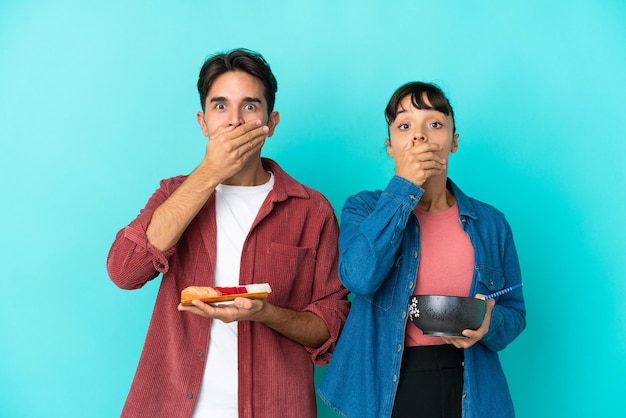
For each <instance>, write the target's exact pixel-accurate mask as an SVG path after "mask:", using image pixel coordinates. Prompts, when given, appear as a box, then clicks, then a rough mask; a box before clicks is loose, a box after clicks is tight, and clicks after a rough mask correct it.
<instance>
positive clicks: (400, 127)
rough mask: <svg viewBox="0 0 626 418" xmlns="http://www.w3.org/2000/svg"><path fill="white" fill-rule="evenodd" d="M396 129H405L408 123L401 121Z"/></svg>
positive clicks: (407, 127)
mask: <svg viewBox="0 0 626 418" xmlns="http://www.w3.org/2000/svg"><path fill="white" fill-rule="evenodd" d="M398 129H400V130H401V131H405V130H407V129H409V124H408V123H401V124H400V125H398Z"/></svg>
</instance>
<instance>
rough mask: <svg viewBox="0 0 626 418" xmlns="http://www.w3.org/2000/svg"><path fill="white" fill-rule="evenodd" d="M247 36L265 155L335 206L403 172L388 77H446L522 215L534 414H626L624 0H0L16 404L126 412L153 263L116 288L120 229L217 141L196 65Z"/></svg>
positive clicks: (5, 235)
mask: <svg viewBox="0 0 626 418" xmlns="http://www.w3.org/2000/svg"><path fill="white" fill-rule="evenodd" d="M233 47H247V48H251V49H255V50H258V51H260V52H261V53H263V54H264V55H265V57H266V58H267V59H268V61H269V62H270V64H271V65H272V68H273V69H274V71H275V73H276V75H277V78H278V81H279V92H278V98H277V104H276V108H277V110H279V111H280V112H281V123H280V125H279V127H278V129H277V131H276V134H275V135H274V137H272V138H271V139H270V140H269V141H268V142H267V144H266V146H265V150H264V155H265V156H268V157H271V158H274V159H276V160H277V161H279V162H280V163H281V164H282V165H283V167H284V168H285V169H287V171H289V172H290V173H291V174H293V175H294V176H295V177H296V178H298V179H300V180H301V181H302V182H303V183H306V184H308V185H310V186H312V187H315V188H317V189H319V190H320V191H322V192H323V193H325V194H326V195H327V196H328V198H329V199H330V200H331V202H332V204H333V205H334V207H335V209H336V211H337V213H339V212H340V210H341V207H342V205H343V202H344V200H345V199H346V197H347V196H349V195H350V194H353V193H355V192H357V191H359V190H362V189H374V188H382V187H384V186H385V185H386V183H387V181H388V179H389V178H390V176H391V175H392V174H393V165H392V161H391V160H390V159H389V158H388V157H387V155H386V153H385V150H384V146H383V145H384V144H383V140H384V138H385V135H386V126H385V123H384V118H383V109H384V107H385V105H386V102H387V100H388V98H389V96H390V95H391V93H392V92H393V90H394V89H395V88H396V87H398V86H399V85H400V84H402V83H404V82H406V81H409V80H425V81H434V82H436V83H439V84H440V85H441V86H442V87H443V89H444V90H445V91H446V92H447V93H448V94H449V96H450V98H451V100H452V103H453V105H454V107H455V111H456V114H457V126H458V129H459V131H460V133H461V138H460V147H459V152H458V153H457V154H456V155H454V156H453V157H452V159H451V161H450V165H451V177H452V178H453V179H454V180H455V181H456V182H457V183H458V184H459V185H460V186H461V187H462V188H463V189H464V190H465V191H466V192H467V193H468V194H470V195H472V196H474V197H476V198H479V199H481V200H484V201H487V202H489V203H492V204H494V205H495V206H497V207H498V208H499V209H501V210H502V211H503V212H504V213H505V214H506V215H507V217H508V219H509V221H510V223H511V225H512V227H513V230H514V232H515V237H516V243H517V247H518V251H519V256H520V260H521V264H522V268H523V274H524V282H525V287H524V293H525V297H526V302H527V308H528V317H527V320H528V326H527V329H526V331H525V332H524V333H523V334H522V335H521V336H520V337H519V338H518V339H517V340H516V341H515V342H514V343H513V344H511V345H510V346H509V347H508V348H507V349H506V350H504V351H503V352H502V354H501V356H502V360H503V365H504V368H505V372H506V374H507V376H508V379H509V383H510V386H511V390H512V393H513V398H514V401H515V405H516V409H517V412H518V416H519V417H532V418H542V417H550V418H552V417H568V418H569V417H589V416H593V417H613V416H618V415H620V412H619V411H622V413H623V409H624V408H623V405H624V400H623V396H624V395H623V392H624V387H625V386H624V376H625V375H626V321H625V320H624V318H625V317H626V303H624V300H625V299H626V281H625V280H624V272H625V268H626V261H625V260H626V256H625V255H626V254H625V253H626V243H625V240H624V236H625V232H626V230H625V227H624V223H623V222H622V216H623V215H624V209H625V205H624V202H625V197H626V191H625V190H626V181H625V180H626V168H625V166H624V164H623V162H622V161H623V160H622V159H623V158H624V155H626V141H625V140H624V111H625V110H626V106H625V105H624V97H626V76H625V74H626V3H625V2H624V1H623V0H613V1H611V0H578V1H577V0H572V1H569V2H563V1H552V0H526V1H518V0H509V1H499V0H498V1H497V0H488V1H464V0H458V1H452V0H449V1H422V0H404V1H393V0H385V1H382V0H381V1H368V0H360V1H354V0H346V1H338V0H317V1H307V2H300V1H293V0H285V1H266V2H260V1H237V0H230V1H219V2H218V1H208V0H205V1H201V0H180V1H162V0H161V1H160V0H109V1H103V2H95V1H79V0H56V1H46V0H0V141H1V142H0V143H1V151H0V174H1V185H0V187H1V191H0V194H1V196H2V204H1V205H0V214H1V215H2V216H1V217H0V219H1V220H0V228H1V230H0V237H1V241H0V257H1V261H2V263H1V266H2V273H1V278H0V297H1V302H0V338H1V344H0V416H1V417H10V418H14V417H62V418H74V417H76V418H84V417H103V418H104V417H115V416H119V412H120V409H121V407H122V404H123V402H124V399H125V396H126V393H127V391H128V388H129V385H130V382H131V379H132V377H133V374H134V371H135V367H136V364H137V360H138V358H139V354H140V350H141V347H142V345H143V340H144V336H145V332H146V329H147V325H148V321H149V318H150V315H151V310H152V305H153V302H154V298H155V294H156V290H157V287H158V283H159V281H158V280H155V281H154V282H153V283H150V284H149V285H147V286H146V287H145V288H144V289H143V290H141V291H132V292H129V291H122V290H119V289H118V288H116V287H115V286H114V285H113V283H112V282H111V281H110V280H109V279H108V278H107V274H106V271H105V259H106V256H107V251H108V249H109V246H110V244H111V242H112V240H113V237H114V234H115V233H116V232H117V230H118V229H120V228H121V227H122V226H124V225H125V224H127V223H128V222H129V221H130V220H131V219H133V218H134V217H135V215H136V214H137V212H138V210H139V209H140V208H141V207H143V205H144V203H145V202H146V200H147V199H148V197H149V196H150V195H151V193H152V192H153V191H154V190H155V189H156V187H157V186H158V181H159V180H160V179H161V178H164V177H169V176H172V175H176V174H180V173H188V172H190V171H191V170H192V169H193V168H194V167H195V165H196V164H197V163H198V162H199V161H200V158H201V156H202V153H203V150H204V140H203V137H202V135H201V132H200V129H199V127H198V126H197V125H196V118H195V114H196V112H197V111H198V109H199V100H198V97H197V92H196V90H195V83H196V80H197V73H198V70H199V68H200V65H201V64H202V62H203V60H204V59H205V57H206V56H207V55H209V54H211V53H213V52H216V51H219V50H224V49H228V48H233ZM364 343H366V342H364ZM354 366H355V367H366V366H365V365H362V366H361V365H358V364H355V365H354ZM323 372H324V370H323V369H319V370H318V373H317V378H318V380H319V378H321V376H322V374H323ZM356 390H358V388H357V389H356ZM319 416H320V417H334V416H335V415H334V414H333V412H332V411H331V410H330V409H328V408H327V407H326V406H324V405H320V409H319Z"/></svg>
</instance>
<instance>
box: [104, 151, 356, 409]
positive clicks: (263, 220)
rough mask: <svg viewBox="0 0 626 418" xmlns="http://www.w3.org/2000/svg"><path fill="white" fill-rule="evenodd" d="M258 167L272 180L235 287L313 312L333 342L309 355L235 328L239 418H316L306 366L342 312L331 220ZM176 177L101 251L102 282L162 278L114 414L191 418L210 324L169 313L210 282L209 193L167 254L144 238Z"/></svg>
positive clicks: (128, 285)
mask: <svg viewBox="0 0 626 418" xmlns="http://www.w3.org/2000/svg"><path fill="white" fill-rule="evenodd" d="M263 165H264V167H265V168H266V169H267V170H269V171H272V172H273V173H274V176H275V183H274V188H273V190H272V191H270V193H269V195H268V197H267V199H266V200H265V202H264V203H263V205H262V206H261V209H260V211H259V214H258V215H257V218H256V219H255V221H254V223H253V225H252V228H251V230H250V233H249V235H248V238H247V239H246V241H245V243H244V248H243V252H242V257H241V272H240V274H241V276H240V283H241V284H249V283H264V282H268V283H269V284H270V286H271V288H272V293H271V294H270V296H269V298H268V302H270V303H272V304H274V305H277V306H282V307H285V308H289V309H293V310H297V311H310V312H313V313H315V314H317V315H318V316H320V317H321V318H322V319H323V320H324V321H325V322H326V324H327V325H328V328H329V331H330V335H331V336H330V338H329V339H328V341H326V343H325V344H323V345H322V346H321V347H320V348H318V349H311V348H308V347H304V346H302V345H300V344H297V343H295V342H293V341H291V340H289V339H287V338H285V337H283V336H282V335H280V334H278V333H276V332H274V331H273V330H271V329H270V328H268V327H266V326H265V325H263V324H260V323H256V322H247V321H243V322H239V323H238V345H239V417H241V418H250V417H272V416H277V415H276V414H277V412H278V411H280V414H281V415H282V416H289V417H306V418H315V416H316V398H315V387H314V376H313V372H314V363H315V364H318V365H324V364H327V362H328V360H329V355H328V352H329V351H331V350H332V349H333V348H334V346H335V342H336V340H337V338H338V337H339V332H340V330H341V328H342V326H343V323H344V322H345V319H346V316H347V314H348V308H349V302H348V300H347V293H348V292H347V290H345V289H344V288H343V287H342V286H341V283H340V281H339V277H338V274H337V261H338V253H337V238H338V225H337V219H336V217H335V214H334V211H333V208H332V207H331V205H330V203H329V202H328V201H327V200H326V199H325V198H324V196H322V195H321V194H320V193H318V192H316V191H314V190H312V189H310V188H307V187H305V186H303V185H301V184H300V183H298V182H297V181H295V180H294V179H293V178H291V177H290V176H289V175H287V174H286V173H285V172H284V171H283V170H282V169H281V168H280V167H279V166H278V165H277V164H276V163H274V162H273V161H271V160H267V159H264V160H263ZM184 180H185V177H184V176H179V177H175V178H171V179H167V180H163V181H162V182H161V187H160V188H159V190H157V191H156V192H155V193H154V194H153V195H152V197H151V198H150V200H149V201H148V203H147V205H146V207H145V208H144V209H143V210H142V211H141V212H140V214H139V215H138V216H137V218H136V219H135V220H133V221H132V222H131V223H130V224H129V225H128V226H127V227H125V228H123V229H122V230H120V231H119V232H118V234H117V236H116V238H115V242H114V243H113V245H112V247H111V250H110V252H109V256H108V260H107V269H108V273H109V276H110V277H111V279H112V280H113V281H114V282H115V284H116V285H118V286H119V287H121V288H123V289H138V288H141V287H142V286H143V285H144V284H146V282H147V281H149V280H151V279H153V278H155V277H157V276H158V275H159V274H162V275H163V278H162V279H161V284H160V288H159V292H158V295H157V298H156V302H155V305H154V311H153V313H152V319H151V321H150V325H149V327H148V334H147V336H146V340H145V343H144V347H143V351H142V353H141V358H140V360H139V365H138V367H137V371H136V373H135V378H134V380H133V383H132V386H131V388H130V393H129V394H128V397H127V399H126V403H125V405H124V409H123V411H122V414H121V416H122V417H133V418H137V417H150V418H154V417H168V418H177V417H191V415H192V413H193V410H194V407H195V402H196V397H197V394H198V390H199V388H200V383H201V381H202V375H203V373H204V363H205V358H206V353H205V351H206V349H207V346H208V338H209V328H210V326H211V321H210V320H209V319H207V318H203V317H200V316H198V315H194V314H190V313H188V312H179V311H178V310H177V309H176V306H177V305H178V303H179V300H180V292H181V290H182V289H184V288H185V287H187V286H191V285H200V286H212V285H213V273H214V263H215V257H216V251H217V250H216V240H215V235H216V223H215V198H214V196H212V197H211V198H210V199H209V200H208V201H207V203H206V205H205V206H204V208H203V209H202V210H201V211H200V213H199V214H198V215H197V216H196V218H195V219H194V220H193V221H192V222H191V224H190V225H189V227H188V228H187V230H186V231H185V233H184V235H183V236H182V237H181V239H180V240H179V241H178V243H177V244H176V245H175V246H174V247H173V248H172V249H170V250H168V251H166V252H165V253H162V252H160V251H158V250H157V249H156V248H155V247H153V246H152V245H150V244H149V243H148V240H147V238H146V228H147V226H148V223H149V222H150V219H151V217H152V213H153V212H154V210H155V209H156V208H157V207H158V206H159V205H160V204H161V203H162V202H163V201H165V199H166V198H167V197H168V196H169V195H170V194H171V193H172V192H173V191H174V190H175V189H176V188H177V187H178V186H179V185H180V184H181V183H182V182H183V181H184ZM125 349H126V348H125V347H120V350H125ZM215 378H216V379H219V378H220V377H219V376H215Z"/></svg>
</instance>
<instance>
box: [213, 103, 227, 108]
mask: <svg viewBox="0 0 626 418" xmlns="http://www.w3.org/2000/svg"><path fill="white" fill-rule="evenodd" d="M215 108H216V109H217V110H224V109H226V105H224V103H216V104H215Z"/></svg>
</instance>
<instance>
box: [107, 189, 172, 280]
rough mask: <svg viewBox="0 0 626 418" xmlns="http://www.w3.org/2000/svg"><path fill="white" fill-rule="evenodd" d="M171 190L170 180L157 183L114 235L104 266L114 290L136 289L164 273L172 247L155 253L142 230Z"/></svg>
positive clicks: (146, 226) (145, 228) (156, 250)
mask: <svg viewBox="0 0 626 418" xmlns="http://www.w3.org/2000/svg"><path fill="white" fill-rule="evenodd" d="M172 191H173V190H172V181H171V180H163V181H161V187H160V188H159V189H158V190H157V191H155V192H154V194H153V195H152V197H150V199H149V200H148V203H147V204H146V206H145V207H144V208H143V209H142V210H141V212H140V213H139V215H137V217H136V218H135V219H134V220H133V221H132V222H131V223H130V224H129V225H127V226H126V227H124V228H122V229H121V230H120V231H119V232H118V233H117V235H116V236H115V240H114V241H113V244H112V246H111V249H110V250H109V254H108V257H107V263H106V266H107V272H108V274H109V277H110V278H111V280H112V281H113V282H114V283H115V284H116V285H117V286H118V287H120V288H122V289H129V290H130V289H138V288H141V287H143V286H144V285H145V284H146V283H147V282H148V281H149V280H152V279H154V278H155V277H157V276H158V275H159V274H160V273H166V272H167V271H168V269H169V262H168V259H169V257H171V256H172V254H174V252H175V247H172V248H171V249H169V250H167V251H165V252H162V251H159V250H158V249H157V248H156V247H154V246H153V245H152V244H150V242H148V238H147V236H146V230H147V228H148V225H149V224H150V220H151V219H152V214H153V213H154V210H155V209H156V208H157V207H159V205H161V203H163V202H164V201H165V199H167V197H168V196H169V195H170V194H171V192H172Z"/></svg>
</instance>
